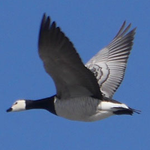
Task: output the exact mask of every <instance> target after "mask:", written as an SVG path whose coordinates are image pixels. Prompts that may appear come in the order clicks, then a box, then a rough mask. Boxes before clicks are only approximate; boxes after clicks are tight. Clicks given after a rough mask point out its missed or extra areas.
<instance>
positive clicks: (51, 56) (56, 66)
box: [39, 14, 102, 99]
mask: <svg viewBox="0 0 150 150" xmlns="http://www.w3.org/2000/svg"><path fill="white" fill-rule="evenodd" d="M39 55H40V58H41V59H42V61H43V63H44V67H45V70H46V72H47V73H48V74H49V75H50V76H51V77H52V78H53V80H54V82H55V85H56V89H57V97H59V98H61V99H67V98H71V97H78V96H85V95H90V96H94V97H96V98H99V99H101V98H102V94H101V92H100V91H99V85H98V83H97V80H96V78H95V76H94V75H93V73H92V72H91V71H90V70H89V69H87V68H86V67H85V66H84V64H83V63H82V61H81V59H80V57H79V55H78V53H77V52H76V50H75V48H74V46H73V44H72V43H71V42H70V41H69V39H68V38H67V37H66V36H65V35H64V33H63V32H62V31H61V30H60V28H59V27H56V23H55V22H52V23H51V21H50V17H46V15H45V14H44V16H43V19H42V22H41V28H40V33H39Z"/></svg>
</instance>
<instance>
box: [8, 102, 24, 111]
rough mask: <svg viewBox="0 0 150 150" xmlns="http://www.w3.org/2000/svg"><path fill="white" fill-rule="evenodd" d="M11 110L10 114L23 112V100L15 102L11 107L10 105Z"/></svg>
mask: <svg viewBox="0 0 150 150" xmlns="http://www.w3.org/2000/svg"><path fill="white" fill-rule="evenodd" d="M11 108H12V110H11V112H15V111H23V110H25V108H26V102H25V100H17V101H16V102H15V103H14V104H13V105H12V107H11Z"/></svg>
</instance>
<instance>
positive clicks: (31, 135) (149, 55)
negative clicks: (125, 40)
mask: <svg viewBox="0 0 150 150" xmlns="http://www.w3.org/2000/svg"><path fill="white" fill-rule="evenodd" d="M149 6H150V1H149V0H145V1H137V0H133V1H129V0H126V1H119V0H112V1H110V0H101V1H91V0H86V1H81V0H72V1H70V0H63V1H56V0H44V1H40V0H36V1H35V0H30V1H25V0H22V1H20V0H15V1H9V0H5V1H4V0H0V20H1V21H0V68H1V71H0V77H1V79H0V82H1V86H0V115H1V123H0V149H1V150H14V149H15V150H33V149H34V150H35V149H36V150H41V149H42V150H50V149H52V150H62V149H64V150H99V149H103V150H108V149H112V150H114V149H115V150H127V149H128V150H130V149H131V150H134V149H136V150H148V149H149V147H150V130H149V127H150V117H149V116H148V115H149V114H150V108H149V107H150V103H149V93H150V88H149V85H150V80H149V77H150V69H149V66H150V18H149V15H150V9H149ZM44 12H46V13H47V15H50V16H51V18H52V20H55V21H56V22H57V25H58V26H60V27H61V29H62V31H63V32H65V34H66V35H67V36H68V37H69V38H70V40H71V41H72V42H73V43H74V45H75V47H76V49H77V51H78V53H79V54H80V56H81V58H82V59H83V62H85V63H86V62H87V61H88V60H89V59H90V58H91V57H92V56H93V55H95V54H96V53H97V52H98V51H99V50H100V49H101V48H103V47H104V46H106V45H107V44H108V43H109V42H110V41H111V40H112V39H113V37H114V36H115V34H116V33H117V31H118V30H119V28H120V26H121V25H122V23H123V21H124V20H126V21H127V23H132V28H134V27H137V33H136V36H135V40H134V46H133V50H132V52H131V55H130V58H129V61H128V66H127V70H126V75H125V79H124V80H123V82H122V84H121V86H120V88H119V89H118V90H117V92H116V93H115V95H114V99H116V100H118V101H121V102H124V103H126V104H128V105H129V106H131V107H133V108H136V109H140V110H142V114H141V115H137V114H135V115H133V116H113V117H110V118H108V119H105V120H102V121H97V122H93V123H84V122H74V121H70V120H66V119H63V118H60V117H56V116H54V115H52V114H50V113H48V112H47V111H44V110H31V111H24V112H19V113H6V109H7V108H8V107H10V106H11V104H12V103H13V102H14V101H15V100H16V99H21V98H24V99H40V98H44V97H48V96H51V95H54V94H55V93H56V91H55V85H54V83H53V81H52V79H51V77H49V76H48V74H46V72H45V70H44V68H43V64H42V61H41V60H40V59H39V56H38V53H37V40H38V33H39V26H40V21H41V18H42V15H43V13H44Z"/></svg>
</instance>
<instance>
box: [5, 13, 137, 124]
mask: <svg viewBox="0 0 150 150" xmlns="http://www.w3.org/2000/svg"><path fill="white" fill-rule="evenodd" d="M125 24H126V23H125V22H124V23H123V25H122V26H121V28H120V30H119V32H118V33H117V35H116V36H115V37H114V39H113V40H112V42H111V43H110V44H109V45H108V46H106V47H105V48H103V49H102V50H101V51H100V52H98V53H97V54H96V55H95V56H94V57H93V58H92V59H91V60H90V61H89V62H88V63H87V64H86V65H84V64H83V62H82V60H81V59H80V56H79V54H78V53H77V52H76V50H75V48H74V46H73V44H72V43H71V41H70V40H69V39H68V38H67V37H66V36H65V34H64V33H63V32H62V31H61V29H60V28H59V27H57V26H56V23H55V22H51V19H50V17H47V16H46V14H44V15H43V19H42V21H41V27H40V33H39V41H38V52H39V56H40V58H41V59H42V61H43V64H44V68H45V70H46V72H47V73H48V74H49V75H50V76H51V77H52V78H53V80H54V83H55V86H56V91H57V93H56V95H54V96H51V97H48V98H43V99H39V100H24V99H22V100H17V101H16V102H15V103H14V104H13V105H12V107H11V108H9V109H8V110H7V112H15V111H22V110H29V109H46V110H48V111H49V112H51V113H53V114H55V115H57V116H61V117H64V118H67V119H70V120H76V121H86V122H91V121H97V120H101V119H104V118H107V117H109V116H112V115H123V114H127V115H132V114H133V113H134V112H135V113H139V111H138V110H135V109H132V108H130V107H128V106H127V105H126V104H124V103H121V102H118V101H116V100H113V99H112V97H113V94H114V92H115V91H116V90H117V88H118V87H119V85H120V84H121V82H122V80H123V77H124V74H125V69H126V64H127V60H128V57H129V54H130V51H131V48H132V45H133V39H134V35H135V30H136V29H133V30H131V31H130V32H128V30H129V28H130V26H131V24H129V25H128V26H127V27H126V28H125Z"/></svg>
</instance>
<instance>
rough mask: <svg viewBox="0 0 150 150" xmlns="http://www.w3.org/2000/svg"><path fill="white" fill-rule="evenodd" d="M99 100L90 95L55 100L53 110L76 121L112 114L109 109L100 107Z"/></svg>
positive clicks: (97, 118)
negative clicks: (104, 109) (105, 109)
mask: <svg viewBox="0 0 150 150" xmlns="http://www.w3.org/2000/svg"><path fill="white" fill-rule="evenodd" d="M100 102H101V101H100V100H98V99H93V98H91V97H82V98H80V99H79V98H73V99H69V100H59V99H56V100H55V110H56V113H57V115H58V116H61V117H64V118H67V119H70V120H77V121H86V122H91V121H97V120H101V119H104V118H107V117H109V116H111V115H113V113H112V112H110V111H103V110H101V109H100V107H99V106H100Z"/></svg>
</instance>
